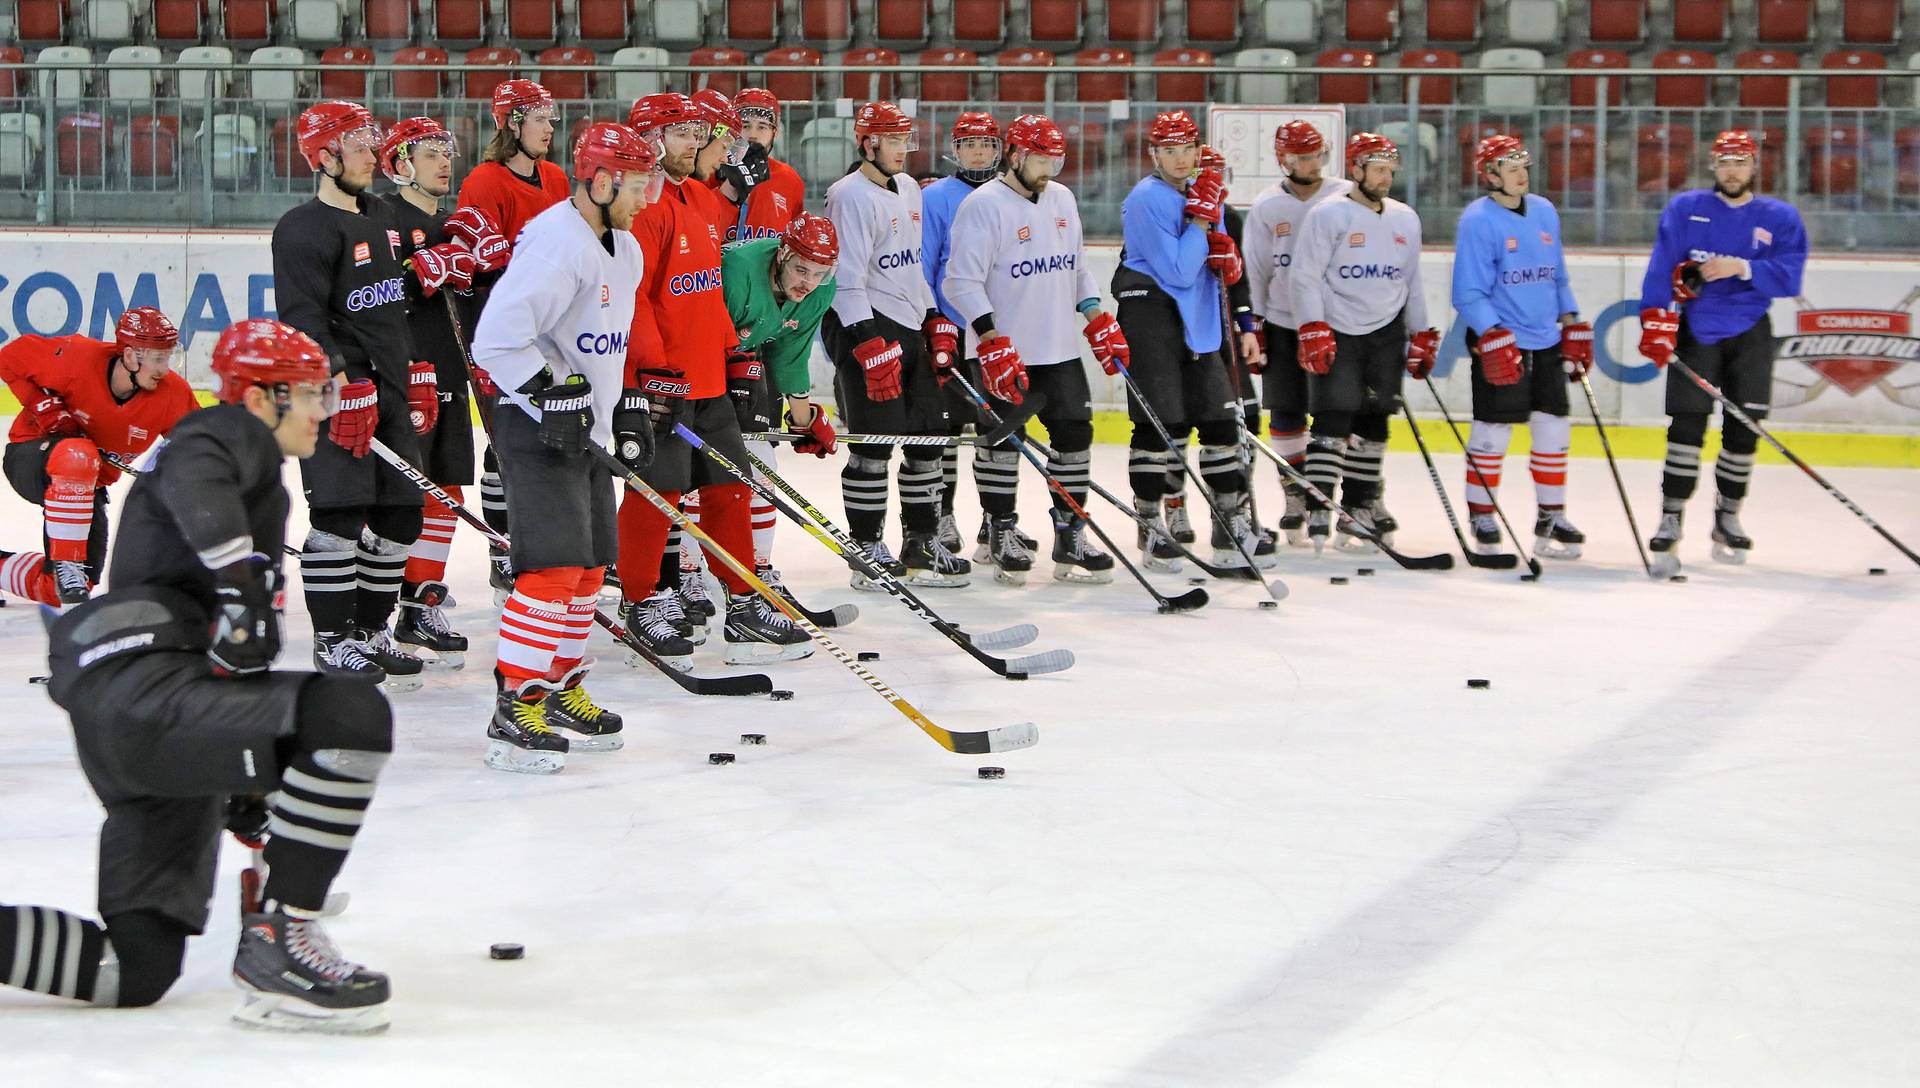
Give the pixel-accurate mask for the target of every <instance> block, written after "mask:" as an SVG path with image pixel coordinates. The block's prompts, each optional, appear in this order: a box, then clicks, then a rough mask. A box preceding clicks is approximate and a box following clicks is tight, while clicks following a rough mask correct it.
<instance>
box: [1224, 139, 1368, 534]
mask: <svg viewBox="0 0 1920 1088" xmlns="http://www.w3.org/2000/svg"><path fill="white" fill-rule="evenodd" d="M1273 155H1274V158H1275V159H1277V160H1279V163H1280V169H1281V170H1282V171H1283V172H1284V173H1285V174H1286V177H1285V178H1283V179H1281V180H1280V181H1277V182H1275V183H1274V184H1273V185H1272V186H1271V187H1269V188H1268V189H1267V190H1266V191H1265V192H1263V193H1261V194H1260V195H1259V196H1257V197H1255V198H1254V201H1253V207H1252V208H1250V209H1249V210H1248V212H1247V226H1246V249H1245V253H1246V262H1247V280H1248V282H1249V283H1250V284H1251V285H1252V302H1253V313H1254V315H1255V317H1256V319H1257V320H1258V321H1259V322H1260V323H1261V325H1262V327H1263V332H1264V334H1265V337H1266V356H1267V360H1268V362H1267V365H1266V368H1265V370H1264V371H1263V372H1262V374H1261V376H1260V379H1261V387H1262V388H1261V392H1262V393H1263V394H1264V400H1265V402H1266V407H1267V412H1268V416H1267V433H1268V434H1269V435H1270V436H1271V437H1272V438H1273V446H1274V451H1275V452H1277V453H1278V454H1279V455H1280V456H1281V457H1282V458H1284V459H1285V460H1286V462H1287V463H1288V464H1290V465H1292V466H1293V467H1294V468H1295V469H1298V470H1301V471H1303V472H1304V471H1305V469H1306V465H1307V372H1306V370H1304V369H1302V368H1301V367H1300V365H1299V364H1298V362H1297V361H1296V360H1298V359H1299V357H1300V340H1299V325H1298V321H1297V319H1296V318H1295V317H1294V313H1293V286H1292V283H1293V258H1294V250H1295V247H1296V243H1297V242H1298V240H1299V237H1300V226H1301V224H1302V222H1304V221H1305V219H1306V217H1307V212H1309V211H1310V210H1312V209H1313V207H1314V206H1315V205H1316V204H1318V203H1320V202H1321V201H1323V200H1331V199H1333V198H1335V197H1342V196H1345V195H1346V194H1347V191H1348V190H1349V189H1352V188H1353V182H1351V181H1348V180H1347V179H1345V178H1338V177H1336V178H1329V177H1325V176H1324V175H1323V171H1324V170H1325V168H1326V162H1327V141H1326V137H1324V136H1322V135H1321V134H1320V130H1319V129H1317V128H1315V127H1313V123H1312V122H1310V121H1303V120H1293V121H1288V122H1286V123H1285V124H1283V125H1281V126H1280V127H1279V128H1278V129H1277V130H1275V132H1274V134H1273ZM1281 480H1282V484H1283V488H1284V491H1285V494H1286V511H1285V512H1284V513H1283V514H1282V515H1281V517H1280V528H1281V530H1282V531H1284V532H1285V533H1286V534H1287V543H1289V544H1292V545H1295V546H1296V547H1297V546H1300V545H1304V544H1306V543H1307V493H1306V491H1305V490H1303V489H1302V488H1301V487H1300V486H1299V485H1298V484H1296V483H1294V482H1293V478H1292V477H1290V476H1287V475H1286V474H1285V473H1282V474H1281Z"/></svg>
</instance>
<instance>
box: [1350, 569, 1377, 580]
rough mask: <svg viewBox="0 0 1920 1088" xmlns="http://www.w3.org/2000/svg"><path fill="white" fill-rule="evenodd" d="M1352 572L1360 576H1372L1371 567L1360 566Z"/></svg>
mask: <svg viewBox="0 0 1920 1088" xmlns="http://www.w3.org/2000/svg"><path fill="white" fill-rule="evenodd" d="M1353 573H1355V574H1358V575H1359V576H1360V577H1362V578H1371V577H1373V568H1372V567H1361V568H1360V569H1359V570H1356V571H1354V572H1353Z"/></svg>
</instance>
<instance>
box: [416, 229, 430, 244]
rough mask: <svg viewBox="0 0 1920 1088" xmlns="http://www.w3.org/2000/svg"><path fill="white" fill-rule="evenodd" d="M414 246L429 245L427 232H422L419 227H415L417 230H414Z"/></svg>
mask: <svg viewBox="0 0 1920 1088" xmlns="http://www.w3.org/2000/svg"><path fill="white" fill-rule="evenodd" d="M413 244H414V245H416V246H424V245H426V244H427V232H426V231H424V230H421V229H420V228H419V227H415V228H413Z"/></svg>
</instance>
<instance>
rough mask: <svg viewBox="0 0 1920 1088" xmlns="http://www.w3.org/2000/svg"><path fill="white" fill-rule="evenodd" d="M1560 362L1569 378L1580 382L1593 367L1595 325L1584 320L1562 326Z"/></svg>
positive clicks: (1571, 380)
mask: <svg viewBox="0 0 1920 1088" xmlns="http://www.w3.org/2000/svg"><path fill="white" fill-rule="evenodd" d="M1560 364H1561V365H1562V366H1564V367H1565V368H1566V370H1567V380H1568V381H1570V382H1578V381H1579V380H1580V379H1581V378H1583V377H1585V376H1586V373H1587V371H1589V370H1592V369H1593V326H1592V325H1589V324H1587V323H1586V322H1584V321H1576V322H1574V323H1573V324H1571V325H1562V326H1560Z"/></svg>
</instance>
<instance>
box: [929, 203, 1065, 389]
mask: <svg viewBox="0 0 1920 1088" xmlns="http://www.w3.org/2000/svg"><path fill="white" fill-rule="evenodd" d="M947 248H948V252H949V254H950V255H949V256H948V257H947V278H946V280H945V281H943V283H942V284H941V287H942V289H943V290H944V291H945V292H946V295H947V301H948V302H951V303H952V304H953V307H954V309H956V310H958V311H960V316H961V317H962V318H963V319H964V320H963V321H962V322H961V324H962V325H964V326H965V327H966V329H967V340H968V345H969V346H968V354H969V355H972V354H975V348H974V347H973V345H974V342H975V339H976V338H975V336H974V333H973V322H974V321H975V320H977V319H978V318H979V317H980V315H982V314H986V313H991V314H993V321H994V326H995V328H997V329H998V330H999V332H1000V335H1002V336H1004V337H1006V338H1007V339H1008V340H1011V341H1013V350H1015V351H1017V352H1019V353H1020V360H1021V361H1022V362H1024V363H1026V364H1027V365H1028V366H1048V365H1051V364H1054V363H1065V362H1073V363H1078V362H1080V354H1081V351H1080V349H1081V347H1082V346H1083V345H1084V344H1085V341H1084V340H1083V339H1082V338H1081V335H1080V326H1081V322H1080V321H1079V320H1078V308H1079V305H1080V302H1081V300H1083V299H1089V298H1099V297H1100V288H1099V287H1097V286H1096V285H1095V284H1094V282H1093V272H1092V271H1091V270H1090V269H1088V268H1087V251H1086V246H1085V244H1084V243H1083V241H1082V239H1081V237H1080V205H1079V203H1078V202H1077V201H1075V200H1074V197H1073V191H1072V190H1070V189H1068V188H1067V187H1066V186H1064V185H1061V184H1059V183H1058V182H1051V181H1050V182H1048V183H1047V187H1046V188H1045V189H1042V190H1041V191H1040V196H1039V199H1037V200H1029V199H1027V198H1026V197H1024V196H1021V195H1020V194H1019V193H1016V192H1014V191H1013V188H1012V187H1011V186H1009V185H1008V184H1007V183H1006V182H1005V181H1004V180H1001V179H996V180H994V181H990V182H987V183H986V184H985V185H982V186H981V187H980V188H978V189H975V190H974V191H973V193H972V194H971V195H970V196H968V197H967V199H965V200H963V201H961V202H960V210H959V211H957V212H955V213H954V216H953V234H952V236H951V238H950V239H949V240H948V243H947Z"/></svg>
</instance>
